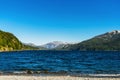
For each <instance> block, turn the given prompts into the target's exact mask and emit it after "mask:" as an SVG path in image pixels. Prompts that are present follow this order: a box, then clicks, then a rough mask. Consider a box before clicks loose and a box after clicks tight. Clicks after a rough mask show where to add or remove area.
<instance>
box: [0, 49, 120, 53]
mask: <svg viewBox="0 0 120 80" xmlns="http://www.w3.org/2000/svg"><path fill="white" fill-rule="evenodd" d="M21 51H82V52H86V51H88V52H92V50H91V51H90V50H40V49H36V50H12V51H0V52H21ZM93 51H94V50H93ZM101 51H105V52H109V51H112V52H119V51H118V50H99V51H94V52H101Z"/></svg>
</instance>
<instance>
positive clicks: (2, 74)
mask: <svg viewBox="0 0 120 80" xmlns="http://www.w3.org/2000/svg"><path fill="white" fill-rule="evenodd" d="M0 76H36V77H37V76H71V77H90V78H119V79H120V74H67V73H39V74H38V73H31V74H28V73H0Z"/></svg>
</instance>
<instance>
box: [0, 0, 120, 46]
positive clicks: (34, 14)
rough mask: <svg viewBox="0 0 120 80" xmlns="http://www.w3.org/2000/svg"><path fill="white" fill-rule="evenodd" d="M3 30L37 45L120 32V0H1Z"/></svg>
mask: <svg viewBox="0 0 120 80" xmlns="http://www.w3.org/2000/svg"><path fill="white" fill-rule="evenodd" d="M0 29H1V30H4V31H8V32H11V33H13V34H14V35H16V36H17V37H18V38H19V40H20V41H22V42H25V43H34V44H37V45H40V44H44V43H47V42H51V41H64V42H80V41H83V40H86V39H89V38H91V37H94V36H96V35H98V34H101V33H104V32H108V31H112V30H120V0H0Z"/></svg>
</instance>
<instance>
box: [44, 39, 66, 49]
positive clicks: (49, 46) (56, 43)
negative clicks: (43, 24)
mask: <svg viewBox="0 0 120 80" xmlns="http://www.w3.org/2000/svg"><path fill="white" fill-rule="evenodd" d="M65 44H68V43H67V42H62V41H53V42H49V43H47V44H44V45H42V47H45V48H47V49H54V48H56V47H58V46H61V45H65Z"/></svg>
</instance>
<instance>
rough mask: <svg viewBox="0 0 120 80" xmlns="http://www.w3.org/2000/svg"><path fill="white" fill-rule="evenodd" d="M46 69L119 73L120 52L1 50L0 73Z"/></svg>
mask: <svg viewBox="0 0 120 80" xmlns="http://www.w3.org/2000/svg"><path fill="white" fill-rule="evenodd" d="M26 70H31V71H47V72H56V73H57V72H65V73H77V74H120V52H118V51H113V52H112V51H96V52H95V51H16V52H0V72H14V71H26Z"/></svg>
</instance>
